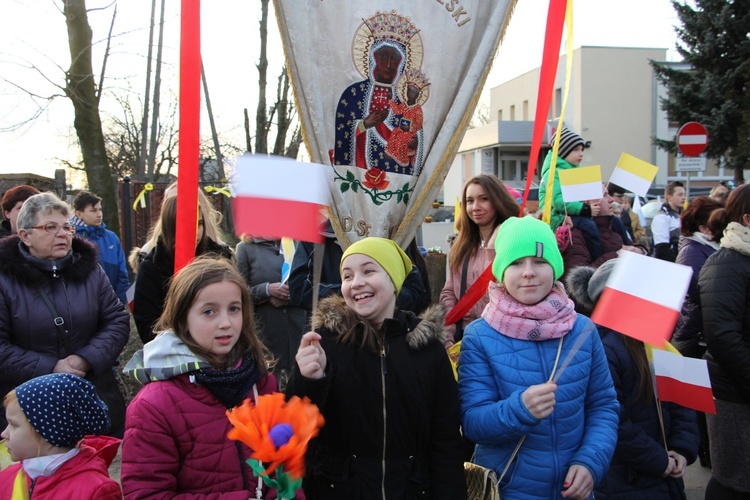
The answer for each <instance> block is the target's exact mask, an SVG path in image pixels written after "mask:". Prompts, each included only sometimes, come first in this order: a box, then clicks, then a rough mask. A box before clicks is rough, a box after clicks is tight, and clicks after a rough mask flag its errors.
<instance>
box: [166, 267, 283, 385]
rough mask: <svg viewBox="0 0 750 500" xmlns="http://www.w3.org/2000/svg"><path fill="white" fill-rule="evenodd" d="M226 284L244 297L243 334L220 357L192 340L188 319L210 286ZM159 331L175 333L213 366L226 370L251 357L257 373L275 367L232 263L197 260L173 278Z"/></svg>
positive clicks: (248, 296) (250, 303) (239, 276)
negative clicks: (234, 286) (246, 356)
mask: <svg viewBox="0 0 750 500" xmlns="http://www.w3.org/2000/svg"><path fill="white" fill-rule="evenodd" d="M223 281H227V282H229V283H234V284H235V285H237V287H238V288H239V289H240V294H241V297H242V330H241V332H240V338H239V339H238V340H237V343H236V344H235V345H234V347H233V348H232V350H231V351H230V352H229V354H228V355H226V356H224V357H221V356H218V355H216V354H214V353H212V352H209V351H207V350H206V349H204V348H203V347H201V346H200V345H198V343H197V342H196V341H195V340H194V339H193V337H192V335H190V331H188V327H187V317H188V313H189V311H190V308H191V307H192V306H193V302H194V301H195V298H196V297H197V296H198V293H199V292H200V291H201V290H203V289H204V288H206V287H207V286H208V285H212V284H214V283H221V282H223ZM155 329H156V330H158V331H164V330H172V331H173V332H174V333H175V335H177V337H178V338H179V339H180V340H182V341H183V342H184V343H185V345H187V346H188V348H189V349H190V350H191V351H192V352H193V353H194V354H195V355H196V356H198V357H200V358H202V359H205V360H206V361H208V362H209V363H210V364H211V365H212V366H214V367H216V368H220V369H226V368H227V367H229V366H234V364H236V363H237V361H239V359H240V358H241V357H242V356H244V355H245V353H248V352H249V353H250V354H251V356H252V358H253V361H254V362H255V365H256V367H257V369H258V373H261V374H264V373H266V372H267V371H268V370H269V369H270V368H269V367H270V366H272V364H273V362H272V359H273V356H272V355H271V353H270V351H269V350H268V348H266V346H265V345H263V342H261V340H260V338H259V337H258V331H257V327H256V326H255V318H254V315H253V304H252V300H251V298H250V291H249V289H248V287H247V284H246V283H245V279H244V278H243V277H242V275H241V274H240V272H239V271H238V270H237V268H235V267H234V266H233V265H232V264H231V263H230V262H229V261H227V260H225V259H213V258H211V257H198V258H196V259H195V260H194V261H193V262H191V263H190V264H188V265H187V266H185V267H184V268H182V269H181V270H180V272H178V273H177V275H175V277H174V278H172V282H171V284H170V286H169V292H167V298H166V300H165V303H164V311H163V312H162V314H161V317H160V318H159V321H158V322H157V324H156V327H155Z"/></svg>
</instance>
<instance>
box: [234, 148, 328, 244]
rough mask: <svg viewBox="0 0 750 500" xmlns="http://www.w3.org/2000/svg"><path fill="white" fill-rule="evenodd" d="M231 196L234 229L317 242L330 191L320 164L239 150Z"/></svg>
mask: <svg viewBox="0 0 750 500" xmlns="http://www.w3.org/2000/svg"><path fill="white" fill-rule="evenodd" d="M234 193H235V196H236V197H235V198H234V200H232V208H233V212H234V225H235V231H236V232H237V234H242V233H245V234H248V235H253V236H262V237H266V238H278V239H281V238H283V237H284V236H286V237H289V238H292V239H295V240H301V241H310V242H316V243H322V242H323V241H324V239H325V237H324V236H323V235H322V234H321V233H320V225H321V223H322V222H323V221H324V220H325V213H326V211H325V210H324V209H326V208H327V206H328V200H329V197H330V191H329V187H328V177H327V171H326V167H325V166H324V165H319V164H317V163H303V162H298V161H294V160H292V159H289V158H280V157H273V156H266V155H251V154H245V155H242V156H241V157H239V158H238V159H237V183H236V185H235V186H234Z"/></svg>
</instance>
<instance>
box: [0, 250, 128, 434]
mask: <svg viewBox="0 0 750 500" xmlns="http://www.w3.org/2000/svg"><path fill="white" fill-rule="evenodd" d="M72 245H73V246H72V251H71V252H70V253H68V255H67V256H66V257H63V258H62V259H58V260H42V259H38V258H36V257H33V256H32V255H31V254H30V253H29V251H28V248H27V247H26V245H24V244H23V243H21V240H20V238H19V237H18V236H9V237H7V238H4V239H2V240H0V394H3V395H4V394H6V393H7V392H8V391H10V390H11V389H13V388H14V387H16V386H17V385H19V384H21V383H23V382H26V381H27V380H30V379H32V378H34V377H38V376H40V375H46V374H49V373H52V370H53V369H54V367H55V364H56V363H57V361H58V360H60V359H63V358H66V357H67V356H69V355H71V354H77V355H79V356H81V357H82V358H84V359H85V360H86V361H88V362H89V364H91V367H92V369H91V372H90V374H89V378H91V379H92V381H93V382H94V384H95V385H97V387H98V388H99V389H100V391H101V387H102V386H103V385H106V386H107V387H109V388H110V389H112V390H116V388H117V386H116V384H114V385H112V382H114V377H113V372H112V366H113V364H114V363H115V361H116V359H117V356H119V355H120V351H122V348H123V347H124V346H125V344H126V343H127V341H128V337H129V335H130V317H129V315H128V313H127V311H126V310H125V308H124V307H123V305H122V303H121V302H120V300H119V299H118V298H117V296H116V295H115V292H114V291H113V290H112V286H111V285H110V283H109V279H108V278H107V275H106V274H104V270H103V269H102V268H101V266H99V264H98V263H97V260H96V248H95V247H94V246H93V245H92V244H91V243H89V242H87V241H84V240H82V239H80V238H73V243H72ZM37 287H40V288H41V289H42V290H44V292H45V293H46V294H47V296H48V297H49V300H50V301H51V302H52V304H53V305H54V306H55V309H56V310H57V313H58V314H59V315H60V316H61V317H62V318H63V321H64V324H63V326H64V328H65V330H66V331H67V333H68V335H67V338H61V334H60V332H59V330H58V328H57V326H56V325H55V323H54V316H53V315H52V312H51V311H50V310H49V308H48V307H47V305H46V304H45V302H44V300H43V299H42V297H41V295H40V293H39V290H38V288H37ZM101 396H102V397H103V398H104V399H105V402H107V403H108V406H110V410H111V411H110V418H111V419H112V420H113V422H112V423H113V426H117V425H118V423H122V422H123V421H124V411H125V408H124V404H123V403H122V396H121V395H119V394H114V393H113V394H101ZM115 401H117V402H119V404H115ZM118 406H119V411H121V412H122V414H119V413H118V414H116V415H114V414H112V411H115V408H116V407H118ZM0 426H2V428H5V412H4V411H3V412H0Z"/></svg>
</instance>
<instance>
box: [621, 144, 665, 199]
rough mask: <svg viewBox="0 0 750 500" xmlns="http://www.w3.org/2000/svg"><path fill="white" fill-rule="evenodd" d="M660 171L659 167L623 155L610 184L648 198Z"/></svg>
mask: <svg viewBox="0 0 750 500" xmlns="http://www.w3.org/2000/svg"><path fill="white" fill-rule="evenodd" d="M658 170H659V167H657V166H655V165H652V164H650V163H648V162H646V161H643V160H641V159H639V158H636V157H635V156H633V155H629V154H627V153H623V154H622V155H620V159H619V160H618V161H617V166H616V167H615V169H614V171H613V172H612V177H610V179H609V182H610V184H617V185H618V186H620V187H623V188H625V189H627V190H628V191H632V192H633V193H635V194H636V195H638V196H646V193H648V188H650V187H651V183H652V182H653V181H654V177H656V172H657V171H658Z"/></svg>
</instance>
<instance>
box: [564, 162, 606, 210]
mask: <svg viewBox="0 0 750 500" xmlns="http://www.w3.org/2000/svg"><path fill="white" fill-rule="evenodd" d="M558 176H559V177H560V190H561V191H562V197H563V201H565V202H566V203H568V202H571V201H586V200H598V199H599V198H601V197H602V193H603V191H602V167H601V166H600V165H594V166H592V167H579V168H569V169H560V170H558Z"/></svg>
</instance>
